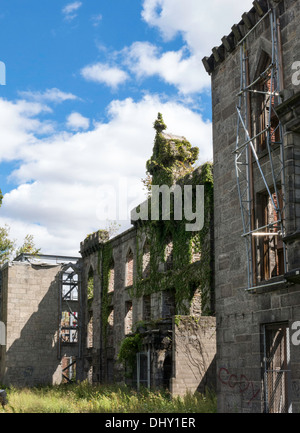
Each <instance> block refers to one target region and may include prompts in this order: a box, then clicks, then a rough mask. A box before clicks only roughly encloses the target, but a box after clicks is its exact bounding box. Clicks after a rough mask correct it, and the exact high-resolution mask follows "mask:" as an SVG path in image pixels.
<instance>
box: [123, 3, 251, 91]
mask: <svg viewBox="0 0 300 433" xmlns="http://www.w3.org/2000/svg"><path fill="white" fill-rule="evenodd" d="M245 3H246V4H245ZM251 7H252V0H247V1H246V2H237V1H236V0H211V1H209V2H203V1H202V2H201V1H199V0H186V1H182V0H144V1H143V10H142V17H143V19H144V21H145V22H147V24H149V25H150V26H153V27H156V28H158V30H159V31H160V33H161V35H162V36H163V38H164V40H165V41H170V40H172V39H173V38H175V36H178V35H180V36H181V37H182V39H183V45H182V49H180V50H178V51H166V52H161V50H160V49H159V48H158V47H156V46H154V45H152V44H150V43H148V42H135V43H133V44H132V46H131V47H129V48H127V49H126V50H125V53H126V54H127V55H128V58H127V65H128V66H129V68H130V70H131V71H132V72H134V73H135V74H137V77H139V78H144V77H150V76H153V75H156V76H159V77H160V78H161V79H163V80H164V81H165V82H166V83H168V84H171V85H173V86H175V87H176V88H177V89H178V91H179V92H180V93H182V94H184V95H188V94H193V93H195V92H202V91H203V90H204V89H208V88H209V85H210V78H209V76H208V74H207V73H206V71H205V69H204V67H203V64H202V59H203V57H204V56H207V55H210V54H211V49H212V48H213V47H214V46H218V45H220V44H221V38H222V37H223V36H224V35H227V34H229V33H230V32H231V26H232V25H233V24H234V23H235V22H238V21H240V19H241V14H242V13H243V12H244V11H246V10H249V9H251Z"/></svg>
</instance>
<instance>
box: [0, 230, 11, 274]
mask: <svg viewBox="0 0 300 433" xmlns="http://www.w3.org/2000/svg"><path fill="white" fill-rule="evenodd" d="M14 249H15V242H14V241H12V240H11V239H9V227H8V225H5V226H4V227H0V266H2V265H3V264H4V263H6V262H8V261H9V259H10V258H11V256H12V254H13V252H14Z"/></svg>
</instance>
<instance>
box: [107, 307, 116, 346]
mask: <svg viewBox="0 0 300 433" xmlns="http://www.w3.org/2000/svg"><path fill="white" fill-rule="evenodd" d="M106 335H107V338H106V342H107V347H113V345H114V309H113V307H110V308H109V314H108V318H107V328H106Z"/></svg>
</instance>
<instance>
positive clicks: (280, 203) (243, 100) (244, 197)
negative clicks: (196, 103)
mask: <svg viewBox="0 0 300 433" xmlns="http://www.w3.org/2000/svg"><path fill="white" fill-rule="evenodd" d="M267 19H269V29H270V41H271V46H272V54H271V55H269V58H267V57H266V58H267V62H268V64H267V65H264V68H263V71H262V72H260V73H259V74H256V76H255V77H254V78H252V80H253V81H252V82H251V81H250V69H251V71H253V68H252V67H251V68H250V65H249V51H248V47H247V46H248V41H249V36H250V35H251V34H252V33H253V31H254V30H255V29H256V28H257V27H259V26H262V25H265V28H266V29H267V28H268V24H267V23H266V20H267ZM279 35H280V33H279V21H278V20H277V17H276V10H275V8H273V7H270V8H269V9H268V11H267V12H266V13H265V15H264V16H263V17H262V18H261V19H260V20H259V21H258V22H257V23H256V24H255V25H254V26H253V27H252V28H251V30H250V31H249V32H248V33H247V34H246V35H245V36H244V37H243V38H242V39H241V40H240V41H239V43H238V45H239V46H240V92H239V93H238V95H237V97H238V105H237V117H238V122H237V134H236V147H235V150H234V152H233V153H234V155H235V170H236V178H237V187H238V195H239V201H240V208H241V214H242V223H243V234H242V237H243V238H244V240H245V243H246V251H247V272H248V284H247V289H248V290H252V289H255V288H256V287H257V283H258V282H257V278H256V266H257V263H256V261H257V259H256V250H257V246H256V240H257V239H258V237H259V236H263V237H268V236H269V237H271V236H280V237H284V208H285V200H284V197H285V194H284V187H285V180H284V153H283V136H282V127H281V124H280V121H279V118H278V116H277V114H276V111H275V107H276V106H277V105H278V104H279V103H280V102H281V98H280V90H281V89H282V86H283V83H282V81H283V80H282V75H281V74H282V71H281V57H280V56H281V52H280V44H279ZM263 82H264V83H267V84H268V86H267V88H262V87H260V85H261V83H263ZM257 98H260V100H262V98H263V101H264V102H263V104H264V106H263V109H264V112H265V113H266V118H265V120H264V122H260V124H259V122H256V123H255V128H253V110H252V108H251V107H252V106H253V105H255V101H256V100H257ZM256 107H257V104H256ZM274 118H275V121H274ZM262 139H263V140H264V146H265V148H264V149H265V151H264V163H263V164H262V162H261V161H262V159H261V154H260V152H259V143H260V142H261V140H262ZM266 159H267V163H266ZM267 171H268V172H267ZM270 176H271V177H270ZM257 177H259V178H260V182H261V181H262V182H263V185H264V188H265V191H266V193H267V195H268V197H269V200H270V203H271V205H272V208H273V212H274V215H276V217H275V218H274V221H273V222H270V223H268V224H266V225H259V224H258V222H257V219H256V216H255V191H254V184H255V181H257ZM270 179H271V181H270ZM279 187H280V190H281V191H280V192H279ZM283 257H284V258H283V261H284V272H286V270H287V269H286V267H287V264H286V251H285V246H284V244H283ZM274 284H278V282H277V281H276V282H274V281H273V282H266V284H265V286H266V285H268V286H270V285H274ZM260 287H261V286H260Z"/></svg>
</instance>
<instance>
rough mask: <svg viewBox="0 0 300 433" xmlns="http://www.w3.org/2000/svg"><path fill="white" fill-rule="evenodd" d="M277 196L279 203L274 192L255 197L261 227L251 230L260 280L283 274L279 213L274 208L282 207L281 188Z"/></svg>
mask: <svg viewBox="0 0 300 433" xmlns="http://www.w3.org/2000/svg"><path fill="white" fill-rule="evenodd" d="M271 197H272V198H271ZM278 197H279V200H278V201H279V203H277V195H276V193H272V195H271V196H270V195H269V194H267V193H265V194H258V198H257V206H256V212H257V220H258V226H259V227H262V229H261V230H260V231H258V232H253V236H254V238H255V239H256V251H257V276H258V277H259V278H260V280H261V281H265V280H269V279H270V278H272V277H276V276H279V275H283V274H284V252H283V241H282V234H281V232H280V221H279V214H278V212H277V211H276V209H275V207H276V208H278V206H279V208H280V209H282V191H281V189H279V190H278ZM274 206H275V207H274ZM281 218H283V215H281Z"/></svg>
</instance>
